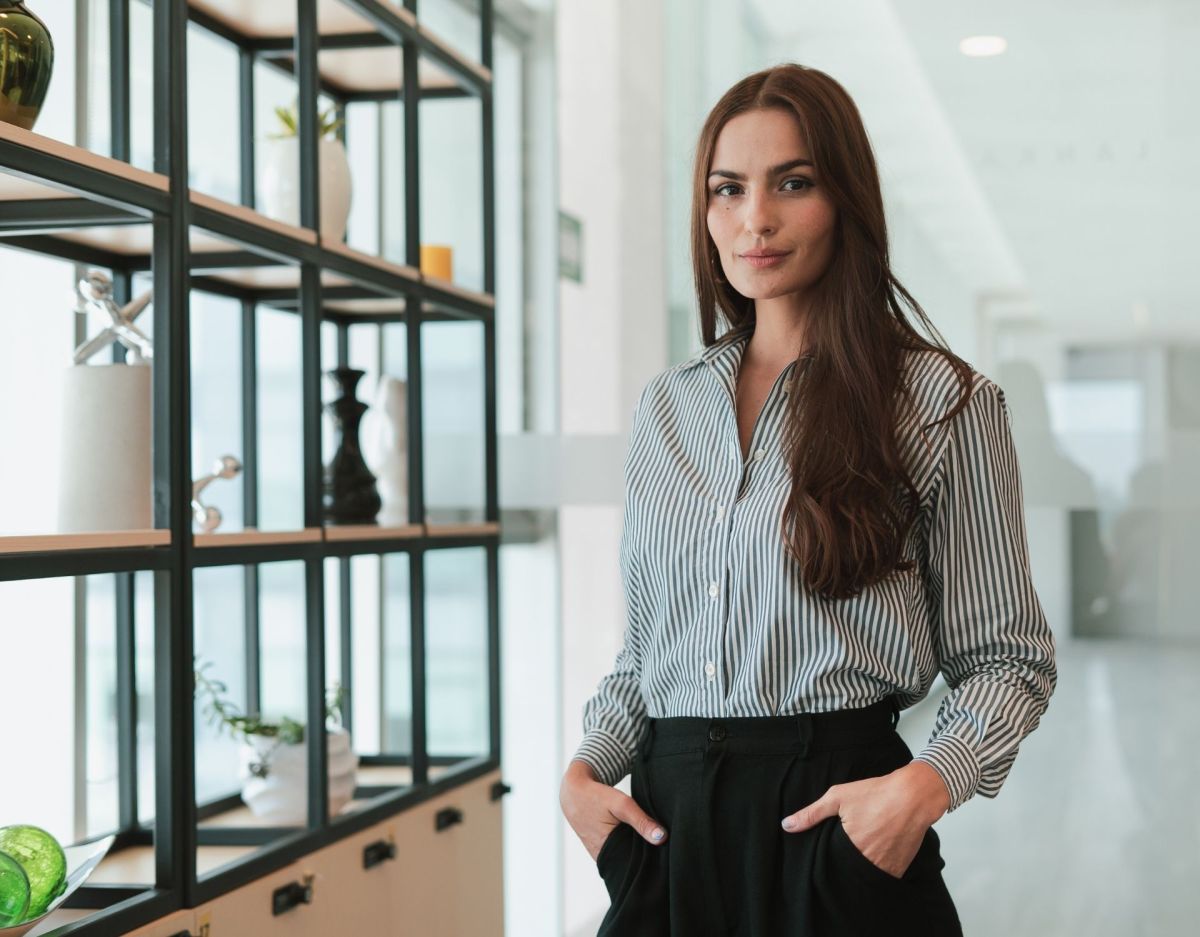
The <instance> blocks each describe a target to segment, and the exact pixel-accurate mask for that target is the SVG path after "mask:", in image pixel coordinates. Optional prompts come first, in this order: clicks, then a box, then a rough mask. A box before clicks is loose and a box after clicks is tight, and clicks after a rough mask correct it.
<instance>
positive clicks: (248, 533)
mask: <svg viewBox="0 0 1200 937" xmlns="http://www.w3.org/2000/svg"><path fill="white" fill-rule="evenodd" d="M320 539H321V528H320V527H305V528H304V529H303V530H257V529H255V528H253V527H248V528H246V529H245V530H229V531H212V532H211V533H205V534H194V535H193V537H192V542H193V543H194V544H195V545H196V546H197V547H244V546H259V545H265V544H279V543H317V542H319V541H320Z"/></svg>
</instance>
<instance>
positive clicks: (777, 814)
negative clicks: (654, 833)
mask: <svg viewBox="0 0 1200 937" xmlns="http://www.w3.org/2000/svg"><path fill="white" fill-rule="evenodd" d="M898 721H899V708H898V707H897V705H896V701H895V698H894V697H888V698H886V699H883V700H880V701H879V702H877V703H874V704H873V705H871V706H869V707H866V708H865V709H847V710H840V711H836V712H824V713H802V714H799V715H793V716H769V717H739V718H727V719H719V718H718V719H709V718H705V717H676V718H670V719H649V720H648V721H647V725H646V729H645V731H644V733H643V735H642V738H641V740H640V742H639V743H638V751H637V756H636V757H635V759H634V767H633V773H632V778H631V787H630V791H631V794H632V796H633V799H634V800H635V801H637V803H638V804H639V805H640V806H641V807H642V809H643V810H645V811H646V812H647V813H648V814H649V815H650V816H651V817H653V818H654V819H656V820H658V821H659V822H660V823H662V824H663V825H664V826H665V827H666V829H667V833H668V835H667V839H666V840H665V841H664V842H663V843H662V844H660V845H657V846H656V845H653V844H651V843H648V842H647V841H646V840H644V839H642V837H641V836H640V835H639V834H638V833H637V832H635V831H634V829H633V827H631V826H629V824H627V823H621V824H619V825H618V826H616V827H614V828H613V830H612V832H611V833H609V835H608V838H607V839H606V840H605V841H604V843H603V845H602V846H601V847H600V852H599V854H598V855H597V857H596V868H597V871H598V872H599V873H600V876H601V878H603V879H604V884H605V886H606V887H607V888H608V893H609V897H610V898H611V901H612V903H611V906H610V907H609V909H608V913H607V914H606V915H605V917H604V920H603V922H602V923H601V925H600V930H599V932H598V934H597V937H858V935H862V937H875V935H888V937H903V935H908V934H912V935H921V937H951V935H953V937H961V934H962V927H961V925H960V924H959V920H958V913H957V911H956V909H955V907H954V902H953V901H952V900H951V898H950V893H949V891H947V889H946V884H945V882H944V881H943V879H942V871H941V870H942V869H943V868H944V867H945V861H944V860H943V859H942V856H941V851H940V844H939V840H938V835H937V833H936V832H935V831H934V829H933V828H932V827H930V828H929V830H927V831H926V833H925V839H924V841H923V842H922V844H921V848H920V851H918V853H917V855H916V857H915V858H914V859H913V861H912V864H911V865H910V866H909V868H908V870H907V871H906V872H905V874H904V875H903V877H901V878H896V877H895V876H893V875H892V874H891V873H889V872H885V871H883V870H882V869H880V868H879V867H877V866H876V865H875V864H874V863H872V862H871V861H870V860H869V859H867V857H866V856H864V855H863V854H862V853H861V852H859V851H858V849H857V847H856V846H855V845H854V843H853V842H852V841H851V840H850V838H849V837H848V836H847V835H846V832H845V831H844V830H843V829H842V825H841V821H840V819H839V818H838V817H836V816H835V817H829V818H827V819H825V820H822V821H820V822H819V823H817V824H816V825H815V826H813V827H810V828H809V829H807V830H804V831H802V832H798V833H789V832H788V831H786V830H784V829H783V827H782V826H781V825H780V821H781V820H782V819H783V818H784V817H785V816H787V815H788V814H790V813H795V812H796V811H797V810H799V809H800V808H801V807H804V806H806V805H807V804H809V803H812V802H813V801H814V800H817V799H818V798H819V797H820V796H821V795H822V794H824V793H825V791H826V790H827V789H828V788H829V787H830V786H831V785H833V784H840V783H843V782H846V781H857V780H860V779H862V778H869V777H875V776H878V775H883V774H887V773H888V772H889V771H892V770H894V769H896V768H899V767H900V766H901V765H905V764H907V763H908V762H909V761H911V760H912V752H911V751H910V750H909V748H908V746H907V745H906V744H905V742H904V739H903V738H901V737H900V735H899V733H898V732H896V728H895V727H896V724H897V722H898Z"/></svg>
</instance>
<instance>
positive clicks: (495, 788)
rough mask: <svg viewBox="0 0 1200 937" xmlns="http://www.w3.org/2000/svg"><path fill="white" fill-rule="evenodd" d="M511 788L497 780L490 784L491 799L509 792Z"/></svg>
mask: <svg viewBox="0 0 1200 937" xmlns="http://www.w3.org/2000/svg"><path fill="white" fill-rule="evenodd" d="M511 793H512V788H511V787H509V786H508V785H507V784H505V783H504V782H503V781H497V782H496V783H495V784H493V785H492V800H499V799H500V798H501V797H503V796H504V795H505V794H511Z"/></svg>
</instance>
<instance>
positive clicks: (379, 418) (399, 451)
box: [359, 374, 408, 527]
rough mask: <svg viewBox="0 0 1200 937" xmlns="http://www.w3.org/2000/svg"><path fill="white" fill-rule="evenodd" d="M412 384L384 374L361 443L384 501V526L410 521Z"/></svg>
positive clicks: (368, 411) (372, 403) (363, 425)
mask: <svg viewBox="0 0 1200 937" xmlns="http://www.w3.org/2000/svg"><path fill="white" fill-rule="evenodd" d="M407 426H408V385H407V384H405V382H404V381H402V380H400V379H399V378H395V377H389V376H388V375H386V374H385V375H383V376H382V377H381V378H380V379H379V383H378V384H377V385H376V387H375V396H374V398H373V399H372V400H371V406H370V409H369V410H367V413H366V415H365V416H364V417H363V422H362V426H361V429H360V434H359V435H360V445H361V447H362V453H363V458H364V459H365V460H366V462H367V467H368V468H369V469H370V470H371V473H372V474H373V475H374V476H375V488H376V489H377V490H378V491H379V497H380V498H381V499H382V500H383V507H382V508H380V510H379V515H378V521H379V524H380V525H382V526H384V527H398V526H401V525H403V524H407V523H408V444H407V437H408V434H407Z"/></svg>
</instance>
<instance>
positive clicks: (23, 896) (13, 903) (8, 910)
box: [0, 852, 29, 927]
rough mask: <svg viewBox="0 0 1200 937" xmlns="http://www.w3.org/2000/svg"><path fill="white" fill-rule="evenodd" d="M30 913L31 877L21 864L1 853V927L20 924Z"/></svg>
mask: <svg viewBox="0 0 1200 937" xmlns="http://www.w3.org/2000/svg"><path fill="white" fill-rule="evenodd" d="M28 913H29V877H28V876H27V875H26V874H25V870H24V869H23V868H21V863H19V862H18V861H17V860H16V859H14V858H13V857H12V856H10V855H9V854H8V853H6V852H0V927H11V926H12V925H14V924H20V923H21V922H22V921H23V920H25V916H26V915H27V914H28Z"/></svg>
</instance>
